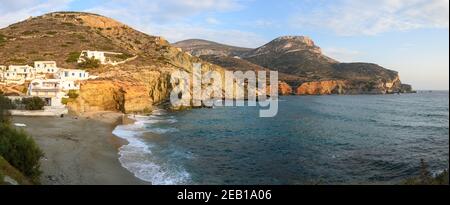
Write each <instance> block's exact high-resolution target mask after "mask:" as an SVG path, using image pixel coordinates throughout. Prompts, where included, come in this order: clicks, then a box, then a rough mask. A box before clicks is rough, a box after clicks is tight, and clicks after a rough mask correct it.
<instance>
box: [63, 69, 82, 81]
mask: <svg viewBox="0 0 450 205" xmlns="http://www.w3.org/2000/svg"><path fill="white" fill-rule="evenodd" d="M57 75H58V78H59V79H61V80H69V81H70V80H72V81H77V80H88V79H89V72H86V71H84V70H77V69H62V70H60V71H59V72H58V73H57Z"/></svg>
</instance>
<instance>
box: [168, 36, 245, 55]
mask: <svg viewBox="0 0 450 205" xmlns="http://www.w3.org/2000/svg"><path fill="white" fill-rule="evenodd" d="M173 46H175V47H179V48H183V49H184V50H185V51H187V52H189V53H191V54H192V55H195V56H203V55H215V56H231V57H234V56H240V55H242V54H243V53H245V52H248V51H251V50H252V49H250V48H242V47H236V46H229V45H224V44H220V43H216V42H212V41H206V40H200V39H190V40H185V41H180V42H177V43H175V44H173Z"/></svg>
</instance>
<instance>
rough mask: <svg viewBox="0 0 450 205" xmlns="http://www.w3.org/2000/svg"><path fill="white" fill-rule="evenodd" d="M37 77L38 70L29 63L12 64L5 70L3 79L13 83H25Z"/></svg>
mask: <svg viewBox="0 0 450 205" xmlns="http://www.w3.org/2000/svg"><path fill="white" fill-rule="evenodd" d="M35 78H36V70H35V69H34V68H33V67H31V66H28V65H11V66H9V67H8V70H6V71H3V81H4V82H6V83H12V84H23V83H25V81H30V80H33V79H35Z"/></svg>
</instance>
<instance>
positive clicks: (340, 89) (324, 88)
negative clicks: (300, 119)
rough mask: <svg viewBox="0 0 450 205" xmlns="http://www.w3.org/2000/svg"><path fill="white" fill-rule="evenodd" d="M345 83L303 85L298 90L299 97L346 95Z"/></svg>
mask: <svg viewBox="0 0 450 205" xmlns="http://www.w3.org/2000/svg"><path fill="white" fill-rule="evenodd" d="M345 85H346V82H345V81H340V80H338V81H335V80H332V81H320V82H309V83H303V84H302V85H300V87H298V88H297V91H296V94H297V95H331V94H342V93H344V88H345Z"/></svg>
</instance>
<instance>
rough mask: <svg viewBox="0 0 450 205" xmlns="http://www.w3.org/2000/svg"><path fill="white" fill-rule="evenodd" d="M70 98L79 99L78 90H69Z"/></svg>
mask: <svg viewBox="0 0 450 205" xmlns="http://www.w3.org/2000/svg"><path fill="white" fill-rule="evenodd" d="M68 96H69V98H71V99H76V98H77V97H78V92H77V91H76V90H69V94H68Z"/></svg>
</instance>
